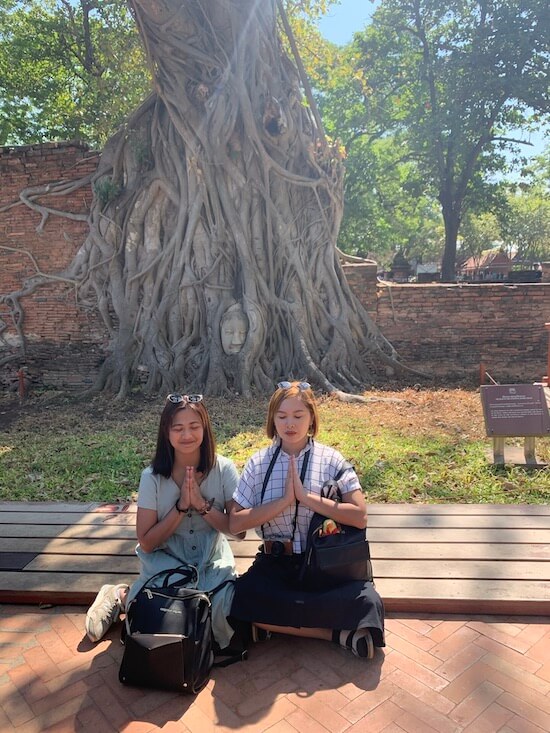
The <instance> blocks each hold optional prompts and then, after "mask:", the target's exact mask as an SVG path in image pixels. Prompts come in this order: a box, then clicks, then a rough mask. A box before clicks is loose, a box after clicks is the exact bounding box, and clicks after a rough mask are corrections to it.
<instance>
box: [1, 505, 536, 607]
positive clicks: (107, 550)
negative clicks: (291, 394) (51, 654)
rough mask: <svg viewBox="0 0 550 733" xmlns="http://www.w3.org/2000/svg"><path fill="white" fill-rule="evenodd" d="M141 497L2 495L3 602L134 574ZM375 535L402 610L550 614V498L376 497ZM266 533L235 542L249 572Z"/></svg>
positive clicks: (66, 593)
mask: <svg viewBox="0 0 550 733" xmlns="http://www.w3.org/2000/svg"><path fill="white" fill-rule="evenodd" d="M135 511H136V509H135V505H128V504H120V505H111V504H108V505H102V504H93V503H88V504H63V503H23V502H5V503H0V602H4V603H33V604H36V603H48V604H84V605H86V604H89V603H90V602H91V601H92V600H93V598H94V596H95V594H96V592H97V590H98V589H99V588H100V586H101V585H103V584H104V583H115V582H122V581H127V582H131V581H132V580H133V579H134V578H135V577H136V576H137V572H138V567H137V559H136V557H135V554H134V548H135V544H136V540H135V529H134V525H135ZM368 511H369V529H368V537H369V542H370V547H371V555H372V560H373V568H374V574H375V579H376V587H377V589H378V591H379V593H380V594H381V595H382V597H383V599H384V602H385V604H386V608H387V609H388V610H392V611H408V612H423V611H425V612H441V613H476V614H478V613H496V614H527V615H537V616H538V615H545V614H550V506H540V505H533V506H526V505H521V506H517V505H486V504H469V505H458V504H446V505H433V504H432V505H428V504H423V505H419V504H415V505H411V504H375V505H370V506H369V509H368ZM258 543H259V540H258V538H257V537H256V535H255V533H253V532H249V533H248V535H247V538H246V540H244V541H242V542H236V541H235V542H232V547H233V550H234V553H235V557H236V561H237V566H238V569H239V571H241V572H242V571H244V570H245V569H246V568H247V567H248V566H249V564H250V563H251V562H252V558H253V557H254V554H255V553H256V550H257V547H258Z"/></svg>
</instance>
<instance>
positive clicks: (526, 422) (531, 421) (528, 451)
mask: <svg viewBox="0 0 550 733" xmlns="http://www.w3.org/2000/svg"><path fill="white" fill-rule="evenodd" d="M480 393H481V403H482V405H483V415H484V418H485V429H486V432H487V435H488V436H489V437H490V438H492V439H493V462H494V463H495V464H498V465H504V463H505V458H504V438H506V437H523V438H524V456H525V463H526V464H527V465H528V466H536V465H537V458H536V456H535V438H536V437H537V436H539V437H543V436H546V435H550V415H549V413H548V403H547V397H546V394H547V393H546V391H545V387H544V385H542V384H498V385H495V384H488V385H482V386H481V387H480Z"/></svg>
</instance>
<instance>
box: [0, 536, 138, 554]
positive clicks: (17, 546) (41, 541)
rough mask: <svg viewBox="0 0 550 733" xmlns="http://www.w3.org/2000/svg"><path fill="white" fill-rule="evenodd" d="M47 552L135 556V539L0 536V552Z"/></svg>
mask: <svg viewBox="0 0 550 733" xmlns="http://www.w3.org/2000/svg"><path fill="white" fill-rule="evenodd" d="M10 550H13V552H25V551H28V552H48V553H50V554H53V553H56V554H60V555H116V556H117V557H119V556H122V555H128V556H135V554H136V552H135V551H136V539H133V540H95V539H76V540H70V539H69V540H65V539H51V538H49V537H43V538H37V537H25V538H23V537H9V538H0V552H8V551H10Z"/></svg>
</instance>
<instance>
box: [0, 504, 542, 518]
mask: <svg viewBox="0 0 550 733" xmlns="http://www.w3.org/2000/svg"><path fill="white" fill-rule="evenodd" d="M367 508H368V513H369V514H373V515H374V514H381V515H390V514H409V515H411V514H412V515H414V514H430V515H431V514H447V515H448V514H457V515H464V516H478V515H479V516H483V515H495V516H499V515H515V516H550V504H369V503H367ZM106 510H109V511H113V512H115V513H128V514H135V513H136V511H137V505H136V504H135V503H128V504H123V503H121V504H102V503H98V502H86V503H78V502H28V501H3V502H0V513H4V512H25V513H26V512H28V511H38V512H41V513H53V514H58V513H60V512H68V513H80V514H86V513H90V512H101V513H103V512H105V511H106Z"/></svg>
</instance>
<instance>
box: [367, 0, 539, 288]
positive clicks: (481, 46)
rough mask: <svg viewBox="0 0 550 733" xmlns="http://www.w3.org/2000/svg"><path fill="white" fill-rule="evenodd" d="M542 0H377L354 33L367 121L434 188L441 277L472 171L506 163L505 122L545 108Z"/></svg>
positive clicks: (450, 267) (451, 272) (518, 123)
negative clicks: (441, 232) (441, 238)
mask: <svg viewBox="0 0 550 733" xmlns="http://www.w3.org/2000/svg"><path fill="white" fill-rule="evenodd" d="M549 27H550V11H549V6H548V3H547V1H546V0H496V1H494V2H487V1H486V0H483V1H481V2H477V1H474V0H461V2H458V1H453V2H442V0H382V4H381V6H380V8H379V9H378V10H377V11H376V12H375V13H374V16H373V20H372V24H371V25H370V26H369V27H368V28H367V29H366V30H365V31H364V32H363V33H362V34H358V35H356V38H355V42H354V50H355V53H356V76H355V78H356V83H359V84H361V93H362V96H363V105H364V112H365V117H366V118H367V119H368V120H369V125H370V127H371V129H372V128H373V127H374V126H377V127H378V129H379V131H380V134H381V135H389V134H390V133H391V134H392V135H393V136H394V137H393V139H394V144H395V145H397V146H402V147H403V149H404V150H405V149H407V150H408V152H409V154H410V155H411V156H414V158H415V159H416V160H418V161H419V162H420V165H421V171H422V173H423V175H424V176H425V180H426V181H429V182H430V183H431V185H432V186H433V187H434V189H435V190H436V191H437V197H438V200H439V203H440V206H441V212H442V215H443V220H444V225H445V247H444V254H443V262H442V276H443V279H444V280H447V281H452V280H453V279H454V277H455V261H456V247H457V235H458V232H459V228H460V223H461V219H462V216H463V213H464V210H465V207H466V206H467V204H468V199H469V198H472V196H473V192H474V188H475V181H476V176H477V177H478V178H479V175H480V173H481V172H483V174H484V175H486V174H487V173H489V172H494V171H496V170H498V169H499V168H502V167H503V165H504V158H503V152H504V151H505V150H506V149H509V148H510V147H511V146H514V145H515V144H516V143H517V140H513V139H511V131H512V130H516V129H517V128H521V127H522V126H527V125H528V123H529V121H530V116H531V115H532V113H533V110H535V111H536V113H537V114H539V120H542V119H543V116H544V115H548V109H549V107H550V105H549V102H550V93H549V87H548V76H547V69H548V60H549V56H550V51H549V38H550V35H549Z"/></svg>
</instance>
